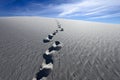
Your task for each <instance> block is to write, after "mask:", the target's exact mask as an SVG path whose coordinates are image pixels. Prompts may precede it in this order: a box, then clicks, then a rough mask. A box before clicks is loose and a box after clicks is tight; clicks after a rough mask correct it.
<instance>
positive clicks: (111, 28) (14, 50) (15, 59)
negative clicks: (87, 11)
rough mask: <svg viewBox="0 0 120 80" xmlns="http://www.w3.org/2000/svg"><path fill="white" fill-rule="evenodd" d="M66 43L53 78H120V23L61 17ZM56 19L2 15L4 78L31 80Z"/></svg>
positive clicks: (0, 53)
mask: <svg viewBox="0 0 120 80" xmlns="http://www.w3.org/2000/svg"><path fill="white" fill-rule="evenodd" d="M58 20H59V22H60V23H61V25H62V27H63V28H64V30H65V31H64V32H61V33H58V34H57V35H56V36H55V37H54V40H59V41H61V42H63V43H64V47H63V48H62V49H61V50H60V51H59V53H60V54H59V56H58V55H55V56H54V60H55V63H54V69H53V72H52V73H51V74H50V75H49V77H48V78H49V80H120V25H113V24H103V23H93V22H85V21H74V20H62V19H58ZM55 29H56V22H55V19H50V18H40V17H14V18H10V17H9V18H0V80H31V79H32V78H33V76H34V75H35V74H36V72H37V71H38V70H39V67H40V64H41V63H42V61H43V58H42V54H43V53H44V52H45V50H46V49H48V48H49V47H50V46H51V45H52V42H51V43H47V44H44V43H43V42H42V40H43V39H44V38H45V37H46V36H47V35H48V34H50V33H51V32H53V31H54V30H55Z"/></svg>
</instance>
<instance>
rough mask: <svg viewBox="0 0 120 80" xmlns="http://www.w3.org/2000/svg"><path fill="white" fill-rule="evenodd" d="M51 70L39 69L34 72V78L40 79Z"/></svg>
mask: <svg viewBox="0 0 120 80" xmlns="http://www.w3.org/2000/svg"><path fill="white" fill-rule="evenodd" d="M51 71H52V70H51V69H47V68H44V69H42V70H40V71H39V72H38V73H37V74H36V80H40V79H42V78H45V77H48V75H49V74H50V73H51Z"/></svg>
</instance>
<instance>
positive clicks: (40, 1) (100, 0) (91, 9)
mask: <svg viewBox="0 0 120 80" xmlns="http://www.w3.org/2000/svg"><path fill="white" fill-rule="evenodd" d="M0 16H1V17H4V16H41V17H53V18H65V19H75V20H87V21H95V22H104V23H115V24H120V0H0Z"/></svg>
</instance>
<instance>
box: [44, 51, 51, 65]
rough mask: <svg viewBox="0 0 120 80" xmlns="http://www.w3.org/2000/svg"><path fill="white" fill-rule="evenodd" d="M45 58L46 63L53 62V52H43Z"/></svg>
mask: <svg viewBox="0 0 120 80" xmlns="http://www.w3.org/2000/svg"><path fill="white" fill-rule="evenodd" d="M43 58H44V59H45V63H46V64H49V63H52V64H53V55H52V54H49V55H47V54H45V53H44V54H43Z"/></svg>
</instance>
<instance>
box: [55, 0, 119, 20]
mask: <svg viewBox="0 0 120 80" xmlns="http://www.w3.org/2000/svg"><path fill="white" fill-rule="evenodd" d="M119 7H120V0H83V1H81V2H76V3H67V4H61V5H58V6H56V9H57V10H59V11H60V13H59V15H58V16H59V17H67V16H69V17H70V16H71V17H72V16H74V15H75V16H76V14H77V15H78V13H79V14H80V15H79V16H89V17H94V16H95V17H98V18H99V16H103V18H106V17H105V16H106V15H109V17H110V14H112V15H111V17H113V16H115V15H116V13H118V12H119V11H120V9H119ZM111 12H116V13H114V14H113V13H111Z"/></svg>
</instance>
